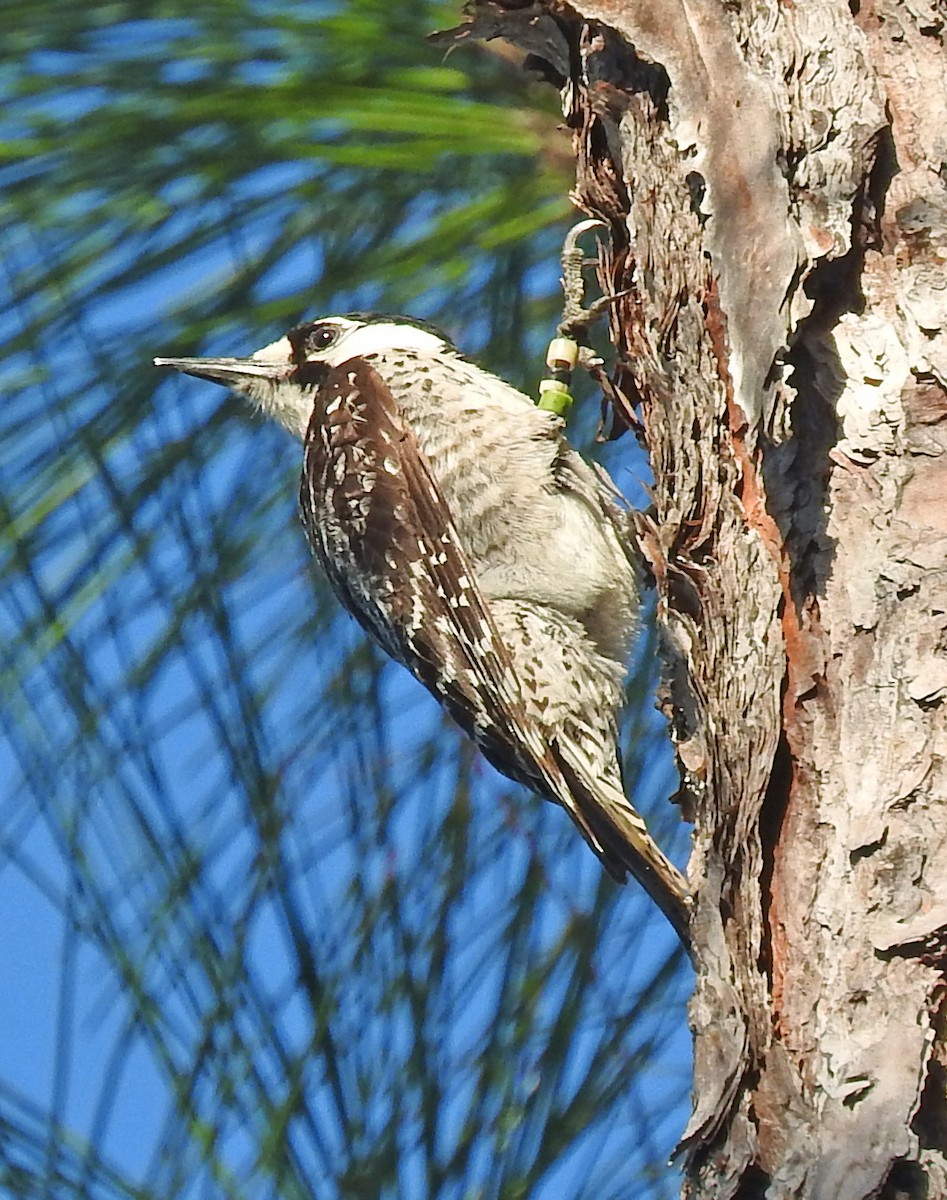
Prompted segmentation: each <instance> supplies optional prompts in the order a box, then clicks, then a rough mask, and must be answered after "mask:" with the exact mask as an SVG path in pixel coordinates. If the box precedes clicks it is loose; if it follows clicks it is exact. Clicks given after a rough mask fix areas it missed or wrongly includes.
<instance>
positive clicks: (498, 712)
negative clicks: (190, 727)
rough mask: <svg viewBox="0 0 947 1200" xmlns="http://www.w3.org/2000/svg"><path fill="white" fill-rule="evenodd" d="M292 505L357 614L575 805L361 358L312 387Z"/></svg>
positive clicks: (511, 760) (477, 728)
mask: <svg viewBox="0 0 947 1200" xmlns="http://www.w3.org/2000/svg"><path fill="white" fill-rule="evenodd" d="M300 507H301V511H302V516H303V523H304V525H305V527H306V531H307V533H308V535H309V539H310V542H311V543H312V546H313V549H314V551H315V553H316V555H317V557H318V558H319V559H320V560H321V562H322V565H323V567H324V568H325V570H326V572H327V574H328V575H329V578H330V580H331V581H332V583H333V586H334V588H335V590H336V592H337V594H338V595H339V597H340V599H341V600H342V602H343V603H344V604H345V606H346V607H347V608H348V610H349V611H350V612H351V613H352V614H353V616H355V618H356V619H357V620H358V621H359V622H360V623H361V625H362V626H363V627H364V628H365V629H366V630H367V631H368V632H369V633H370V634H371V635H372V636H373V637H374V638H375V639H376V641H378V643H379V644H380V645H381V646H382V647H383V648H384V649H385V650H386V651H387V652H388V653H389V654H390V655H392V657H394V658H396V659H398V660H399V661H400V662H402V663H403V664H404V665H405V666H407V667H408V668H409V670H411V672H412V673H413V674H414V675H415V676H416V677H417V678H418V679H419V680H420V681H421V682H422V683H423V684H424V685H425V686H426V687H427V688H428V689H429V690H430V691H431V692H432V693H433V694H434V695H435V696H436V697H437V698H438V699H439V700H440V701H441V702H442V703H443V704H444V705H445V706H446V707H447V709H448V711H449V712H450V713H451V715H452V716H453V717H454V719H455V720H456V721H457V722H458V724H460V726H461V727H462V728H463V729H464V730H465V731H466V732H467V733H469V734H470V735H471V736H473V737H474V738H475V739H476V740H477V742H478V743H479V744H480V746H481V749H482V750H483V751H484V753H485V754H486V755H487V757H488V758H489V759H490V760H491V761H492V762H493V763H494V764H495V765H496V766H497V767H498V768H499V769H500V770H502V771H503V772H504V773H505V774H507V775H510V776H512V777H513V778H516V779H519V780H521V781H522V782H524V783H526V784H527V786H529V787H531V788H532V789H534V790H538V791H541V792H546V793H549V792H551V793H552V795H554V796H556V797H557V798H559V799H560V800H561V801H562V802H563V803H565V804H566V806H567V807H569V808H570V809H571V807H572V806H571V805H570V804H569V803H568V799H569V790H568V787H567V785H566V784H565V781H564V780H563V778H562V774H561V770H560V767H559V764H558V763H557V761H556V757H555V755H554V754H553V752H552V750H551V749H550V747H549V745H548V744H547V743H546V741H545V739H544V738H543V736H542V734H541V733H540V732H539V731H538V730H537V729H536V727H535V725H534V724H533V723H532V722H530V721H529V720H528V718H527V717H526V714H525V710H524V706H523V702H522V699H521V697H520V694H519V686H518V681H517V678H516V675H515V672H514V670H513V667H512V662H511V658H510V654H509V651H508V649H507V647H506V646H505V645H504V643H503V641H502V639H501V638H500V636H499V634H498V632H497V629H496V626H495V623H494V621H493V619H492V617H491V615H490V611H489V608H488V606H487V604H486V603H485V601H484V599H483V597H482V595H481V592H480V589H479V587H478V586H477V582H476V578H475V576H474V572H473V570H472V568H471V566H470V563H469V560H468V557H467V554H466V552H465V551H464V548H463V546H462V545H461V543H460V541H459V539H458V535H457V531H456V528H455V526H454V522H453V520H452V518H451V515H450V511H449V509H448V506H447V504H446V502H445V500H444V497H443V495H442V493H441V490H440V488H439V486H438V484H437V481H436V479H435V478H434V476H433V474H432V471H431V468H430V466H429V464H428V462H427V460H426V458H425V456H424V454H423V452H422V451H421V448H420V446H419V444H418V441H417V438H416V436H415V434H414V432H413V431H412V430H411V428H410V427H409V426H408V425H407V423H406V422H405V421H404V420H403V418H402V417H401V415H400V413H399V411H398V408H397V405H396V402H395V400H394V398H393V397H392V394H391V392H390V390H389V389H388V387H387V385H386V384H385V382H384V380H383V379H382V378H381V377H380V376H379V374H378V373H377V372H376V371H375V370H374V369H373V368H372V367H371V366H370V365H369V364H368V363H365V362H363V361H360V360H352V361H351V362H349V363H345V364H343V365H342V366H341V367H339V368H337V369H335V370H334V371H332V372H330V373H329V375H328V377H327V378H326V380H325V382H324V383H323V384H322V386H321V388H320V389H319V393H318V401H317V404H316V408H315V410H314V412H313V416H312V419H311V421H310V424H309V429H308V432H307V436H306V442H305V453H304V460H303V472H302V482H301V489H300ZM573 815H575V814H573ZM588 832H589V833H591V831H588ZM593 844H594V842H593Z"/></svg>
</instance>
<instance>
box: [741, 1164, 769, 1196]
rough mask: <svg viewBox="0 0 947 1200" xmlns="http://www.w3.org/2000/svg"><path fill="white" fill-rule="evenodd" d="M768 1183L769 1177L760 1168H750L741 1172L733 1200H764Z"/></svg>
mask: <svg viewBox="0 0 947 1200" xmlns="http://www.w3.org/2000/svg"><path fill="white" fill-rule="evenodd" d="M770 1182H771V1180H770V1176H769V1175H767V1173H766V1172H765V1171H763V1170H761V1168H760V1167H757V1166H750V1167H748V1168H747V1169H746V1170H745V1171H744V1172H743V1177H742V1178H741V1180H740V1186H739V1188H738V1189H737V1191H736V1192H734V1195H733V1200H766V1194H767V1191H768V1189H769V1185H770Z"/></svg>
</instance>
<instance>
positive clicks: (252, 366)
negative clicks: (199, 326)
mask: <svg viewBox="0 0 947 1200" xmlns="http://www.w3.org/2000/svg"><path fill="white" fill-rule="evenodd" d="M154 364H155V366H156V367H173V368H174V370H175V371H182V372H183V373H184V374H185V375H194V376H196V377H197V378H198V379H211V380H213V382H214V383H222V384H223V385H224V387H233V388H239V387H240V386H241V385H243V386H244V387H245V386H246V385H247V384H248V383H249V382H251V381H252V380H254V379H267V380H270V381H271V382H274V383H275V382H277V381H278V380H280V379H285V378H286V377H287V376H288V375H289V374H290V373H291V371H292V370H293V368H292V365H291V364H288V363H285V362H283V363H277V362H261V361H260V360H259V359H253V358H156V359H155V360H154Z"/></svg>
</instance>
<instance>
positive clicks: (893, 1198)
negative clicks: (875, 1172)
mask: <svg viewBox="0 0 947 1200" xmlns="http://www.w3.org/2000/svg"><path fill="white" fill-rule="evenodd" d="M928 1195H929V1193H928V1188H927V1174H926V1172H925V1171H923V1170H922V1168H921V1167H919V1166H918V1164H917V1163H914V1162H907V1161H906V1160H902V1161H901V1162H896V1163H895V1164H894V1166H892V1168H891V1170H890V1171H889V1172H888V1177H887V1179H886V1180H885V1181H884V1183H883V1184H882V1185H881V1190H880V1191H879V1192H878V1200H927V1197H928Z"/></svg>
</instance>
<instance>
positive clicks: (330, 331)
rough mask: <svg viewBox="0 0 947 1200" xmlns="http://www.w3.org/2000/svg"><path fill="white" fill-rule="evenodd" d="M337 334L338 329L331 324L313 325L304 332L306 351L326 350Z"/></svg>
mask: <svg viewBox="0 0 947 1200" xmlns="http://www.w3.org/2000/svg"><path fill="white" fill-rule="evenodd" d="M338 336H339V331H338V329H336V328H335V327H334V326H332V325H314V326H313V327H312V329H310V331H309V332H308V333H307V334H306V353H307V354H311V353H313V352H314V351H316V350H327V349H328V348H329V347H330V346H331V345H332V343H333V342H334V341H336V339H337V338H338Z"/></svg>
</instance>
